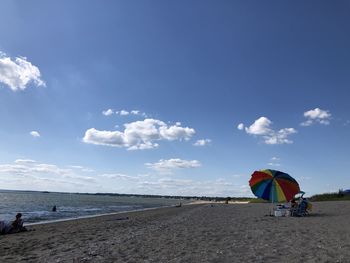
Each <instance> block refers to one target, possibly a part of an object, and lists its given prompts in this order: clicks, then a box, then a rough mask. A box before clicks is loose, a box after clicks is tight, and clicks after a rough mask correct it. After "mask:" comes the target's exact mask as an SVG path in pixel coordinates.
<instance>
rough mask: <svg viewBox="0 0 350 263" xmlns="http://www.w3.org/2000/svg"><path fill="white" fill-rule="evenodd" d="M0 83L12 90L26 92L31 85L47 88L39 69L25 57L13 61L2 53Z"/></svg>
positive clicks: (0, 55) (0, 58) (0, 56)
mask: <svg viewBox="0 0 350 263" xmlns="http://www.w3.org/2000/svg"><path fill="white" fill-rule="evenodd" d="M0 82H2V83H4V84H5V85H6V86H8V87H9V88H10V89H11V90H13V91H16V90H18V89H20V90H24V89H26V88H27V86H28V84H29V83H33V84H34V85H36V86H45V82H44V81H43V80H42V79H41V73H40V70H39V68H38V67H36V66H34V65H33V64H32V63H31V62H29V61H27V58H25V57H16V58H15V59H14V60H12V59H11V58H10V57H7V56H6V55H5V54H4V53H1V52H0Z"/></svg>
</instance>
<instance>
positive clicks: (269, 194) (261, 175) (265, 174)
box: [249, 169, 300, 203]
mask: <svg viewBox="0 0 350 263" xmlns="http://www.w3.org/2000/svg"><path fill="white" fill-rule="evenodd" d="M249 185H250V188H251V189H252V192H253V193H254V195H255V196H257V197H259V198H262V199H265V200H269V201H271V202H273V203H280V202H289V201H290V200H291V199H292V198H293V197H294V195H296V194H297V193H298V192H299V191H300V188H299V184H298V182H297V181H296V180H295V179H294V178H293V177H291V176H290V175H288V174H286V173H283V172H280V171H276V170H270V169H267V170H260V171H255V172H254V173H253V174H252V177H251V179H250V180H249Z"/></svg>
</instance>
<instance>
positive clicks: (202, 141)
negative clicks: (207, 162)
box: [193, 139, 211, 146]
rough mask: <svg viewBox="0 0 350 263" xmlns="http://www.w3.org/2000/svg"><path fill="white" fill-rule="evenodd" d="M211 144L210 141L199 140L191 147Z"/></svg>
mask: <svg viewBox="0 0 350 263" xmlns="http://www.w3.org/2000/svg"><path fill="white" fill-rule="evenodd" d="M210 143H211V140H210V139H201V140H197V141H196V142H195V143H194V144H193V145H194V146H206V145H208V144H210Z"/></svg>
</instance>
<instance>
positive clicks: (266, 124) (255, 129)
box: [241, 117, 297, 144]
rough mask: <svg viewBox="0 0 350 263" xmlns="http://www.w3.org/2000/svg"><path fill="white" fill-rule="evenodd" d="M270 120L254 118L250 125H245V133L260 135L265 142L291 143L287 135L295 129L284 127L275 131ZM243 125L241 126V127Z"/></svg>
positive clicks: (294, 131) (295, 131)
mask: <svg viewBox="0 0 350 263" xmlns="http://www.w3.org/2000/svg"><path fill="white" fill-rule="evenodd" d="M271 125H272V121H270V120H269V119H268V118H266V117H260V118H259V119H257V120H255V121H254V123H253V124H252V125H250V126H249V127H245V131H246V133H248V134H250V135H254V136H261V137H262V138H263V140H264V143H265V144H290V143H293V141H292V140H290V139H289V138H288V137H289V136H290V135H292V134H294V133H297V130H295V129H294V128H284V129H281V130H279V131H275V130H273V129H272V128H271ZM243 127H244V126H243V125H241V128H242V129H243Z"/></svg>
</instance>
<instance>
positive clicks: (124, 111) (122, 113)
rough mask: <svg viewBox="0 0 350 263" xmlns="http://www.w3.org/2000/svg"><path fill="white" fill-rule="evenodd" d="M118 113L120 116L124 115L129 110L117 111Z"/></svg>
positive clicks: (127, 113)
mask: <svg viewBox="0 0 350 263" xmlns="http://www.w3.org/2000/svg"><path fill="white" fill-rule="evenodd" d="M119 114H120V115H122V116H126V115H129V112H128V111H127V110H121V111H120V112H119Z"/></svg>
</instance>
